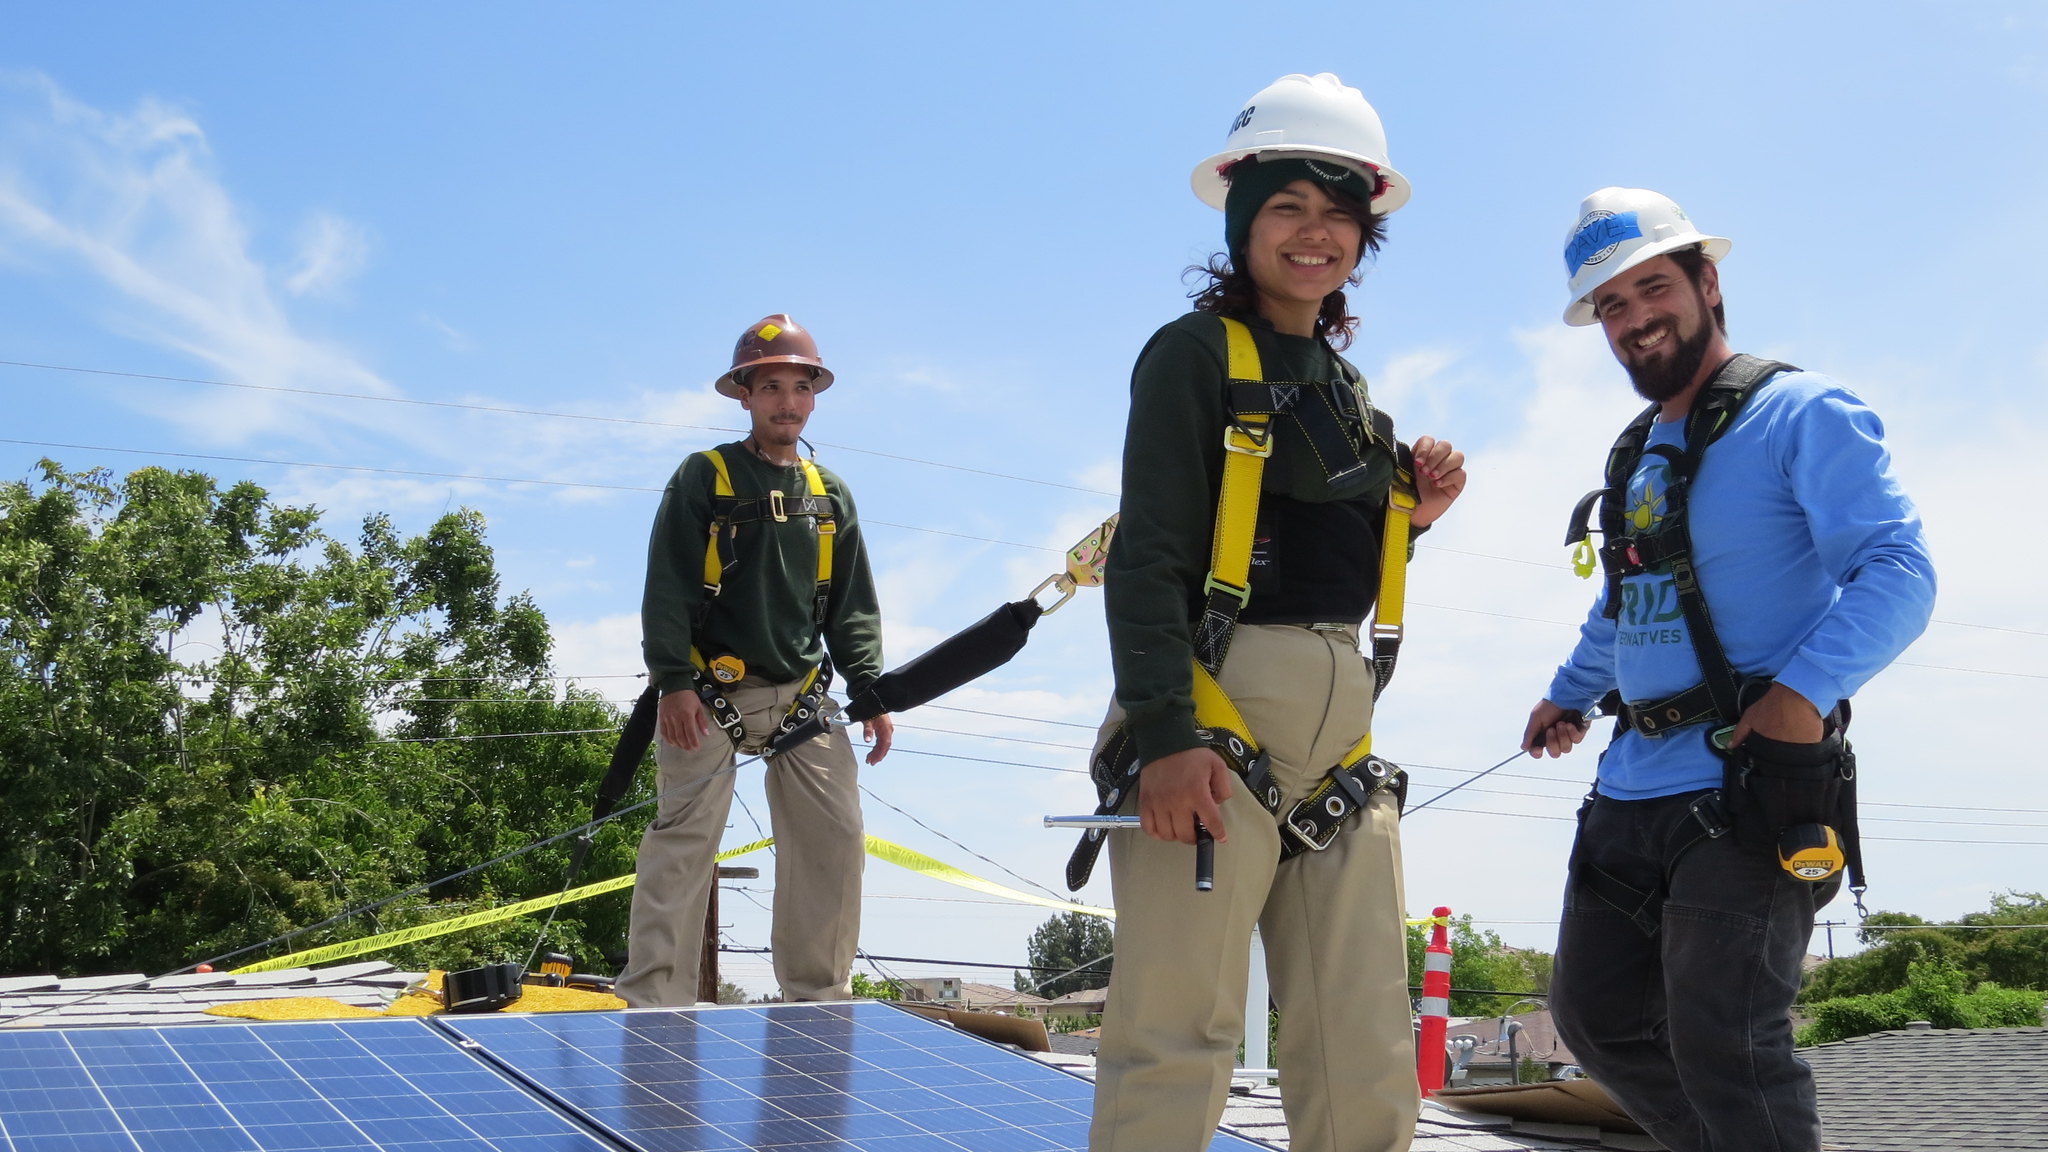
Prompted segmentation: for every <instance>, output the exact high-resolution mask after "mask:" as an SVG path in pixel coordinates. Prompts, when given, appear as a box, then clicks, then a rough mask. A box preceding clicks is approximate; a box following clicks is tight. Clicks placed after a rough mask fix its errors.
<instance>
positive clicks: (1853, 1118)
mask: <svg viewBox="0 0 2048 1152" xmlns="http://www.w3.org/2000/svg"><path fill="white" fill-rule="evenodd" d="M417 978H418V974H416V973H408V972H400V971H397V970H396V969H394V968H392V966H391V965H389V964H386V963H383V962H379V961H368V962H362V963H355V964H339V965H333V966H330V967H326V968H317V969H303V968H302V969H290V970H286V971H280V972H262V973H249V974H245V975H235V974H233V973H205V974H200V973H192V974H187V975H182V976H171V977H160V978H157V979H153V980H152V979H148V978H146V977H143V976H141V975H139V974H138V975H116V976H92V977H72V978H66V979H59V978H57V977H54V976H14V977H0V1028H9V1027H15V1028H27V1027H71V1026H80V1025H114V1024H121V1025H174V1024H197V1025H213V1024H220V1023H233V1022H236V1021H228V1020H225V1019H224V1018H223V1017H219V1016H213V1015H208V1014H206V1012H205V1011H204V1010H205V1009H206V1008H207V1007H209V1006H212V1005H215V1004H232V1003H238V1002H244V1001H250V1000H263V999H273V998H279V997H287V996H289V997H326V998H330V999H334V1000H339V1001H341V1002H343V1003H346V1004H353V1005H357V1006H360V1007H365V1008H382V1007H383V1006H384V1005H385V1004H387V1003H388V1002H389V1001H390V1000H391V999H392V998H393V997H394V996H396V995H397V994H398V993H399V992H400V991H401V990H403V989H404V988H405V986H406V985H408V984H410V983H412V982H413V981H414V980H415V979H417ZM962 992H963V995H966V994H970V993H971V994H973V995H974V997H975V999H976V1001H977V1002H984V1003H986V1002H990V1001H996V1000H997V998H998V997H1000V998H1001V1000H1000V1002H1005V1003H1018V1002H1023V1003H1032V1002H1043V1001H1042V1000H1041V999H1040V998H1038V997H1033V996H1030V995H1029V994H1028V993H1019V992H1015V991H1013V990H1010V989H1006V988H999V987H997V986H995V985H987V984H968V985H963V986H962ZM984 996H986V997H987V998H988V999H987V1000H983V999H982V997H984ZM1538 1015H1540V1014H1538V1013H1530V1014H1528V1015H1527V1016H1522V1017H1517V1019H1519V1020H1522V1021H1523V1024H1524V1029H1525V1030H1524V1032H1523V1033H1522V1036H1521V1042H1518V1049H1520V1050H1524V1051H1529V1052H1530V1053H1531V1054H1532V1055H1537V1056H1539V1058H1542V1057H1543V1056H1544V1054H1545V1052H1546V1049H1545V1047H1543V1046H1540V1045H1541V1038H1542V1036H1543V1035H1544V1034H1543V1033H1542V1032H1540V1031H1538V1030H1537V1029H1536V1027H1535V1025H1534V1024H1532V1023H1531V1021H1530V1017H1534V1016H1538ZM1474 1023H1476V1022H1468V1023H1467V1025H1466V1026H1465V1028H1464V1030H1466V1031H1475V1030H1477V1031H1480V1032H1482V1034H1486V1033H1484V1030H1483V1029H1475V1027H1474ZM1454 1031H1456V1029H1454ZM1498 1033H1499V1026H1498V1019H1497V1018H1495V1021H1494V1029H1493V1030H1492V1032H1491V1033H1490V1034H1489V1036H1490V1037H1497V1036H1498ZM1532 1033H1533V1034H1534V1035H1533V1038H1532ZM1492 1043H1493V1045H1494V1046H1498V1042H1497V1041H1492ZM1525 1044H1536V1045H1538V1046H1533V1047H1525V1046H1524V1045H1525ZM1054 1045H1055V1047H1056V1048H1065V1049H1068V1051H1065V1052H1059V1051H1056V1052H1053V1053H1048V1054H1044V1055H1042V1056H1040V1057H1039V1058H1040V1059H1043V1060H1046V1061H1048V1062H1051V1063H1054V1064H1056V1065H1057V1066H1059V1067H1062V1068H1066V1069H1067V1070H1069V1071H1072V1072H1075V1073H1076V1074H1079V1075H1084V1076H1091V1077H1092V1075H1093V1071H1094V1059H1093V1052H1092V1049H1093V1043H1092V1042H1088V1041H1082V1042H1078V1043H1077V1042H1076V1041H1075V1039H1074V1038H1069V1037H1060V1036H1056V1037H1054ZM1077 1048H1078V1049H1081V1051H1079V1052H1075V1051H1073V1049H1077ZM1801 1055H1802V1056H1803V1057H1805V1058H1806V1060H1807V1061H1808V1062H1809V1063H1810V1064H1812V1065H1813V1069H1814V1078H1815V1080H1816V1082H1817V1084H1818V1086H1819V1092H1820V1107H1821V1119H1822V1123H1823V1127H1824V1129H1825V1132H1826V1137H1827V1142H1828V1146H1829V1147H1830V1148H1854V1149H1859V1150H1867V1152H1920V1150H1929V1152H1932V1150H1935V1149H1941V1150H1949V1149H1955V1148H1990V1147H1997V1148H2009V1149H2020V1150H2026V1152H2048V1092H2044V1091H2043V1089H2044V1087H2048V1072H2044V1071H2043V1070H2044V1069H2048V1028H1996V1029H1946V1030H1935V1029H1912V1030H1906V1031H1899V1032H1883V1033H1879V1034H1877V1035H1874V1036H1861V1037H1857V1038H1855V1039H1851V1040H1844V1041H1841V1042H1839V1043H1835V1044H1824V1045H1821V1046H1819V1047H1817V1048H1809V1049H1804V1050H1802V1052H1801ZM1224 1123H1225V1124H1226V1125H1229V1126H1231V1127H1233V1128H1235V1129H1237V1130H1238V1131H1239V1132H1241V1133H1242V1134H1244V1135H1246V1136H1250V1137H1253V1138H1255V1139H1259V1140H1264V1141H1267V1142H1269V1143H1272V1144H1274V1145H1276V1146H1278V1147H1281V1148H1285V1147H1286V1146H1287V1129H1286V1120H1285V1117H1284V1115H1283V1114H1282V1112H1281V1109H1280V1098H1279V1093H1278V1090H1277V1089H1274V1088H1271V1087H1269V1086H1266V1085H1265V1084H1264V1083H1263V1082H1253V1081H1243V1082H1240V1083H1239V1084H1238V1085H1237V1086H1235V1087H1234V1088H1233V1091H1232V1094H1231V1098H1230V1102H1229V1106H1228V1107H1227V1109H1226V1110H1225V1112H1224ZM1599 1147H1606V1148H1617V1149H1653V1148H1655V1147H1656V1145H1655V1144H1654V1142H1650V1141H1649V1140H1648V1138H1647V1137H1641V1136H1625V1135H1620V1134H1615V1133H1606V1134H1603V1133H1601V1132H1599V1131H1598V1130H1597V1129H1594V1128H1592V1127H1591V1126H1588V1125H1556V1124H1540V1123H1534V1122H1530V1121H1513V1120H1509V1119H1507V1118H1506V1117H1496V1116H1487V1115H1482V1114H1478V1113H1472V1112H1458V1111H1452V1110H1451V1109H1449V1108H1446V1107H1445V1106H1443V1105H1441V1104H1438V1103H1436V1102H1434V1101H1431V1102H1429V1103H1427V1104H1425V1105H1424V1108H1423V1112H1422V1115H1421V1117H1420V1118H1419V1119H1418V1120H1417V1122H1416V1136H1415V1143H1414V1148H1415V1150H1416V1152H1517V1150H1525V1149H1526V1150H1538V1152H1551V1150H1555V1152H1562V1150H1566V1149H1587V1148H1599Z"/></svg>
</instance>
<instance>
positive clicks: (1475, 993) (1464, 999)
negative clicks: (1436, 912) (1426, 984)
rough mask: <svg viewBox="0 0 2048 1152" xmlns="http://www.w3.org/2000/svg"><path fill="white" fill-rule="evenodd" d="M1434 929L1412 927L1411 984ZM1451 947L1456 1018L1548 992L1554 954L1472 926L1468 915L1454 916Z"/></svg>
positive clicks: (1487, 1012)
mask: <svg viewBox="0 0 2048 1152" xmlns="http://www.w3.org/2000/svg"><path fill="white" fill-rule="evenodd" d="M1431 931H1432V928H1431V927H1430V926H1429V925H1422V924H1411V925H1409V926H1408V983H1410V984H1411V985H1415V986H1417V987H1420V986H1421V984H1422V973H1423V956H1424V954H1425V953H1426V952H1427V950H1428V948H1429V937H1430V933H1431ZM1450 946H1451V1015H1453V1016H1490V1015H1494V1014H1497V1013H1499V1012H1501V1011H1502V1010H1504V1009H1506V1008H1507V1007H1509V1006H1510V1003H1511V1002H1512V1001H1514V1000H1519V999H1523V998H1525V997H1531V996H1533V997H1535V998H1537V999H1541V998H1543V997H1545V996H1547V995H1548V994H1549V992H1550V966H1551V956H1550V953H1548V952H1539V951H1535V950H1532V949H1525V948H1511V947H1509V946H1508V945H1506V944H1504V943H1502V942H1501V938H1500V937H1499V936H1498V935H1496V934H1495V933H1493V932H1487V931H1481V930H1479V929H1477V928H1474V927H1473V926H1472V917H1470V916H1459V917H1454V918H1453V919H1452V920H1451V925H1450Z"/></svg>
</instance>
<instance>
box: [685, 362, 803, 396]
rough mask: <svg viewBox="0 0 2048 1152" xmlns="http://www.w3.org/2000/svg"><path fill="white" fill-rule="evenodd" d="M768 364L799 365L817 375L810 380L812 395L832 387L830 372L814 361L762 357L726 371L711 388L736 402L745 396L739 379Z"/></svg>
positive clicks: (712, 383) (713, 382)
mask: <svg viewBox="0 0 2048 1152" xmlns="http://www.w3.org/2000/svg"><path fill="white" fill-rule="evenodd" d="M770 364H801V365H803V366H804V367H806V368H809V369H810V370H811V371H813V372H815V373H817V375H816V376H814V377H812V378H811V394H812V395H816V394H818V393H820V392H823V391H824V390H825V389H827V388H830V387H831V386H832V370H831V369H830V368H827V367H825V366H824V365H823V364H820V363H818V362H817V361H815V360H808V359H805V358H804V357H802V356H763V357H761V358H760V359H759V360H749V361H747V362H746V363H745V364H742V365H740V366H739V367H737V368H732V369H728V370H727V371H726V373H725V375H723V376H720V377H719V378H718V379H716V380H714V381H712V382H711V386H712V387H713V388H716V389H718V394H719V395H721V396H730V397H732V398H733V399H735V400H737V399H739V398H740V397H742V396H744V395H746V391H745V390H744V389H742V388H741V387H740V385H739V377H740V376H741V375H742V374H743V373H747V372H752V371H753V370H754V369H756V368H763V367H766V366H767V365H770Z"/></svg>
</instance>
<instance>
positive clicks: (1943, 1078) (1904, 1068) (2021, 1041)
mask: <svg viewBox="0 0 2048 1152" xmlns="http://www.w3.org/2000/svg"><path fill="white" fill-rule="evenodd" d="M1800 1055H1801V1056H1803V1057H1804V1058H1805V1059H1806V1062H1807V1063H1808V1064H1811V1065H1813V1078H1814V1082H1815V1083H1816V1084H1817V1085H1818V1087H1819V1090H1820V1120H1821V1135H1822V1139H1823V1140H1824V1142H1825V1147H1827V1148H1829V1149H1841V1150H1843V1152H1954V1150H1957V1149H1978V1148H1987V1149H1988V1148H1999V1149H2025V1150H2028V1152H2036V1150H2048V1028H1910V1029H1905V1030H1902V1031H1897V1032H1879V1033H1876V1034H1874V1035H1870V1036H1856V1037H1852V1038H1851V1039H1848V1040H1842V1041H1839V1042H1837V1043H1834V1044H1822V1045H1819V1046H1817V1047H1813V1048H1807V1049H1803V1050H1802V1051H1801V1052H1800Z"/></svg>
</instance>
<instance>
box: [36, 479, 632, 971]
mask: <svg viewBox="0 0 2048 1152" xmlns="http://www.w3.org/2000/svg"><path fill="white" fill-rule="evenodd" d="M548 647H549V643H548V631H547V622H546V620H545V619H544V618H543V617H542V615H541V613H540V611H539V610H538V608H536V607H535V606H534V604H533V603H532V601H531V600H530V599H529V598H527V597H525V596H512V597H505V596H503V595H502V594H501V591H500V589H499V585H498V577H497V573H496V568H495V565H494V562H493V558H492V555H491V551H490V548H489V545H488V544H487V543H486V541H485V537H484V524H483V521H482V518H481V517H480V516H478V515H477V514H476V513H474V512H471V511H468V510H462V511H459V512H454V513H450V514H448V515H445V516H443V517H441V518H440V519H439V520H438V521H437V522H435V524H434V525H433V526H432V527H431V528H430V529H429V530H428V531H427V532H426V533H424V534H422V535H420V536H416V537H411V538H405V537H402V536H401V535H400V534H399V533H398V532H397V531H396V530H395V529H394V527H393V526H392V525H391V523H390V522H389V521H388V520H387V519H385V518H383V517H371V518H370V519H368V520H367V521H365V523H364V524H363V527H362V531H361V534H360V536H359V538H358V540H357V541H356V543H355V546H354V547H349V546H347V545H345V544H343V543H341V542H340V541H337V540H335V539H333V538H331V537H329V536H327V535H326V534H325V533H324V532H323V531H322V530H321V529H320V526H319V514H318V512H317V511H315V510H313V509H308V508H294V507H288V506H282V505H277V504H274V503H272V502H271V501H270V500H269V497H268V495H267V494H266V493H265V492H264V491H263V489H261V488H260V487H258V486H256V485H254V484H250V483H246V482H245V483H239V484H235V485H233V486H231V487H229V488H227V489H225V490H223V489H221V488H220V487H219V486H218V485H216V483H215V482H214V481H213V480H212V478H210V477H208V476H205V475H204V474H201V473H197V472H172V471H167V470H164V469H160V468H146V469H142V470H140V471H137V472H135V473H133V474H131V475H129V476H128V477H127V478H126V479H125V480H124V481H121V482H119V483H116V481H115V480H114V478H113V477H112V476H111V474H109V473H106V472H103V471H96V472H86V473H75V474H74V473H66V472H64V471H63V470H62V469H61V468H59V467H58V466H57V465H55V464H53V463H50V462H48V461H45V462H44V463H43V465H42V475H41V479H40V481H39V482H36V483H28V482H17V483H11V484H6V485H0V742H4V743H0V763H4V764H5V765H6V772H5V773H4V775H0V790H4V791H0V799H4V801H5V802H4V803H0V929H4V931H0V971H67V972H68V971H78V970H81V969H83V970H91V969H94V968H106V969H127V970H133V969H140V970H144V971H163V970H166V969H170V968H176V967H180V966H182V965H184V964H186V963H189V962H191V961H193V960H196V959H200V958H203V957H206V956H210V955H215V954H219V953H222V952H226V951H229V950H231V949H234V948H237V947H241V946H245V945H248V944H251V943H254V942H257V941H260V940H262V939H264V938H266V937H269V936H272V935H276V934H279V933H282V932H285V931H288V930H292V929H297V928H301V927H305V926H307V925H311V924H314V923H317V922H319V921H321V920H324V919H326V918H328V917H331V916H333V915H335V914H337V913H339V912H342V911H343V910H345V909H348V908H351V907H356V906H360V905H362V904H365V903H368V902H371V901H376V900H380V899H384V898H386V897H390V896H392V895H394V894H395V893H398V892H401V891H403V890H404V889H406V888H408V887H411V886H413V885H416V884H419V883H421V882H423V881H426V880H429V879H433V878H435V877H438V876H441V875H445V874H447V873H452V872H455V871H458V870H460V869H463V868H466V867H468V866H470V865H473V864H476V863H478V862H480V861H481V860H483V859H486V858H488V857H490V856H493V855H496V854H499V853H502V852H505V851H508V850H511V849H513V848H517V847H519V846H522V845H524V844H527V843H530V842H532V841H533V840H535V839H537V838H540V837H543V836H546V835H550V834H553V833H555V832H558V831H561V830H564V829H566V828H569V827H573V826H574V825H575V824H577V823H579V822H580V821H581V820H582V819H583V818H584V817H583V815H582V813H583V811H584V810H585V807H586V805H587V803H588V798H589V795H590V793H591V790H592V788H593V787H594V783H595V780H596V779H597V778H598V777H599V776H600V775H601V774H602V772H603V770H604V767H605V765H606V763H607V761H608V758H609V748H610V744H611V733H612V731H613V730H615V729H616V728H617V726H618V724H619V722H620V717H619V715H618V712H617V710H616V709H614V708H612V707H611V705H610V704H608V703H607V702H606V701H604V700H603V699H602V698H600V697H598V696H596V695H594V694H592V693H588V692H584V691H580V690H576V689H571V690H570V691H568V692H566V693H558V692H557V691H556V689H555V687H554V681H553V679H552V678H551V676H550V669H549V667H548V663H547V659H548ZM640 794H641V795H645V792H644V790H643V791H642V792H641V793H640ZM567 847H568V846H567V845H566V844H565V845H560V846H556V847H555V848H552V849H549V850H546V851H542V852H537V853H533V854H531V855H528V856H525V857H522V858H521V859H519V860H517V861H514V862H510V863H507V864H505V865H501V866H499V867H496V868H493V869H489V870H486V871H484V872H480V873H478V874H475V875H472V876H469V877H466V878H463V879H461V880H459V881H455V882H452V883H449V884H446V885H442V886H440V887H437V888H435V889H434V890H432V891H430V892H428V893H427V894H425V895H423V896H415V897H410V898H407V899H405V900H401V901H397V902H395V903H392V904H390V905H387V906H386V907H384V908H383V909H381V910H380V911H378V912H377V913H376V914H375V915H371V916H364V917H358V918H356V919H354V920H351V921H348V922H345V923H342V924H339V925H336V926H334V927H333V928H330V929H323V930H321V931H320V932H317V933H313V934H310V935H308V936H305V937H303V938H301V939H299V940H296V941H294V942H293V945H292V947H294V948H297V947H306V946H312V945H315V944H319V943H325V942H330V941H333V940H341V939H349V938H353V937H355V936H358V935H363V934H367V933H370V932H374V931H379V930H383V929H389V928H394V927H401V926H406V925H409V924H414V923H418V922H421V921H423V920H428V919H436V918H439V917H441V916H443V915H447V914H450V913H452V912H457V911H466V910H471V909H474V908H477V907H481V906H485V905H488V904H492V903H496V902H498V901H500V900H502V899H506V898H510V897H514V896H517V897H526V896H533V895H539V894H541V893H543V892H547V891H552V890H554V889H556V888H558V887H559V885H560V881H561V875H562V871H563V867H564V864H565V862H566V854H567ZM632 851H633V849H632V837H631V835H630V833H629V832H627V831H626V830H624V829H607V830H606V831H605V832H604V833H602V834H600V836H599V838H598V841H597V849H596V851H595V853H594V854H593V859H592V863H591V865H590V874H591V875H592V876H610V875H615V874H617V873H619V872H622V871H625V870H626V869H627V868H630V866H631V860H632ZM626 909H627V900H626V897H625V894H624V893H618V894H614V895H612V896H609V897H605V898H601V899H599V900H595V901H589V902H586V903H584V904H581V905H574V906H570V907H568V908H565V909H564V910H563V912H562V914H561V916H560V917H559V918H558V919H557V920H556V922H555V925H554V929H553V931H552V932H551V934H550V935H551V944H552V946H553V947H555V948H558V949H561V950H564V951H572V952H576V953H578V954H579V955H580V956H582V957H584V958H586V959H588V958H591V957H598V956H602V955H603V954H604V952H605V951H606V950H607V949H609V948H611V947H615V946H616V945H617V944H618V943H619V942H620V941H622V940H623V939H624V927H625V916H626ZM537 929H538V924H537V923H536V922H514V923H511V924H505V925H500V926H497V927H495V928H493V929H487V930H485V931H482V932H478V933H471V934H465V935H463V936H460V937H448V938H443V939H440V940H435V941H430V942H427V943H424V944H421V945H418V946H414V947H412V948H409V949H405V950H401V951H399V952H395V953H391V954H389V955H390V956H391V958H392V959H394V960H395V961H396V962H399V963H404V964H413V965H422V966H424V965H427V964H434V965H439V966H449V967H459V966H466V965H468V964H472V963H477V962H481V961H484V960H499V959H506V958H515V959H520V960H524V959H525V953H526V951H527V950H528V948H529V947H530V946H531V942H532V939H533V936H534V933H535V932H536V931H537ZM584 967H586V968H588V967H590V965H587V964H586V965H584Z"/></svg>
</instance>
